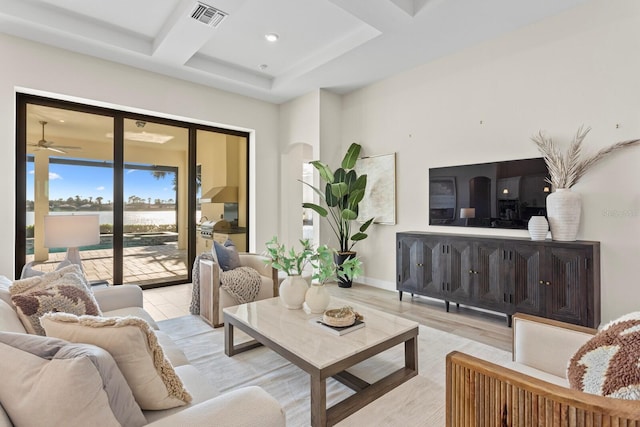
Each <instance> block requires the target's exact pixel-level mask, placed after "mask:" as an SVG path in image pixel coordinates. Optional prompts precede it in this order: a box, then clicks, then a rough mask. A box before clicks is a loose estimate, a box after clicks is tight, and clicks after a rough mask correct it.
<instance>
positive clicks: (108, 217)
mask: <svg viewBox="0 0 640 427" xmlns="http://www.w3.org/2000/svg"><path fill="white" fill-rule="evenodd" d="M49 214H50V215H70V213H69V212H50V213H49ZM75 214H76V215H95V214H98V215H99V216H100V224H113V212H112V211H98V212H75ZM196 217H197V218H199V217H200V212H199V211H198V212H196ZM33 223H34V213H33V212H27V226H29V225H33ZM175 223H176V211H173V210H172V211H155V210H154V211H128V212H126V211H125V212H124V225H131V224H142V225H163V224H175Z"/></svg>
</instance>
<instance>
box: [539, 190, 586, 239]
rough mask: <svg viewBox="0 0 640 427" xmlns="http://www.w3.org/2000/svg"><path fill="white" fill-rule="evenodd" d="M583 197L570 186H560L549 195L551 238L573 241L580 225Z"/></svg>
mask: <svg viewBox="0 0 640 427" xmlns="http://www.w3.org/2000/svg"><path fill="white" fill-rule="evenodd" d="M581 212H582V197H580V194H578V193H574V192H573V191H571V189H569V188H558V189H557V190H556V191H554V192H553V193H551V194H549V195H548V196H547V218H548V219H549V228H551V238H552V239H553V240H558V241H561V242H573V241H575V240H576V236H577V235H578V228H579V227H580V214H581Z"/></svg>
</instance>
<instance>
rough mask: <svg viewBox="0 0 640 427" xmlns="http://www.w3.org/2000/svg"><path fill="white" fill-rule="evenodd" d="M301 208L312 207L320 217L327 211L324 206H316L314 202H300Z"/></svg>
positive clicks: (325, 214) (324, 215)
mask: <svg viewBox="0 0 640 427" xmlns="http://www.w3.org/2000/svg"><path fill="white" fill-rule="evenodd" d="M302 207H303V208H309V209H313V210H314V211H316V212H317V213H318V215H320V216H321V217H326V216H327V214H328V213H329V212H328V211H327V210H326V209H325V208H323V207H322V206H318V205H316V204H315V203H303V204H302Z"/></svg>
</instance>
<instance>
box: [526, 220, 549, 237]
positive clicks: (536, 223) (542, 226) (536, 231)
mask: <svg viewBox="0 0 640 427" xmlns="http://www.w3.org/2000/svg"><path fill="white" fill-rule="evenodd" d="M527 228H528V229H529V235H530V236H531V240H544V239H546V238H547V233H548V232H549V223H548V222H547V219H546V218H545V217H543V216H535V215H534V216H532V217H531V218H529V224H528V225H527Z"/></svg>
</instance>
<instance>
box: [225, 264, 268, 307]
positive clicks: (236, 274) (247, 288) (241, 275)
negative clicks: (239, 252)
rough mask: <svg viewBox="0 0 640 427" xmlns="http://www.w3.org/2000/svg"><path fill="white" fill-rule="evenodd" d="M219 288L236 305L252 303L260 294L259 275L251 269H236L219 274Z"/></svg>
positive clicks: (260, 281)
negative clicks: (229, 296) (236, 303)
mask: <svg viewBox="0 0 640 427" xmlns="http://www.w3.org/2000/svg"><path fill="white" fill-rule="evenodd" d="M220 282H221V288H222V289H224V290H225V291H227V292H228V293H229V295H231V296H232V297H233V298H234V299H235V300H236V301H237V302H238V304H244V303H247V302H252V301H254V300H255V299H256V297H257V296H258V292H260V284H261V283H262V279H261V278H260V273H258V272H257V271H256V270H255V269H253V268H251V267H238V268H234V269H233V270H229V271H223V272H222V273H221V274H220Z"/></svg>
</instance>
